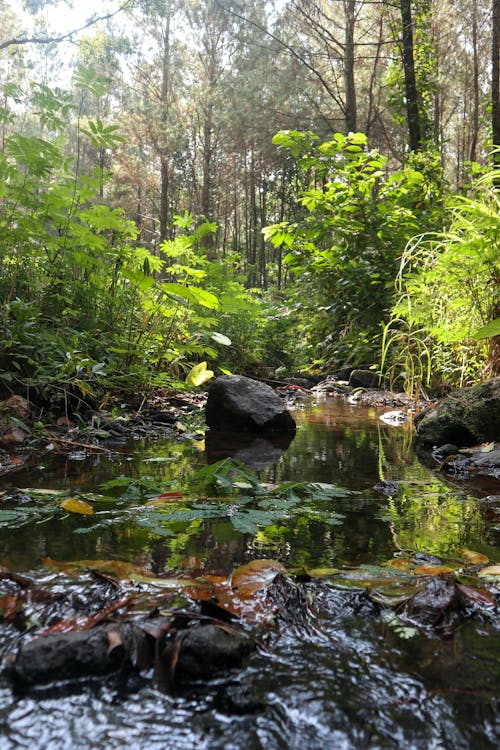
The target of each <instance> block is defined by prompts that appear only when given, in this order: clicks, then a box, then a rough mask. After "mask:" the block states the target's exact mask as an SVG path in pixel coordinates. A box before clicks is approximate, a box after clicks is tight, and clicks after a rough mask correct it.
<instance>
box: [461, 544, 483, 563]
mask: <svg viewBox="0 0 500 750" xmlns="http://www.w3.org/2000/svg"><path fill="white" fill-rule="evenodd" d="M457 554H458V555H459V556H460V557H461V558H462V560H466V561H467V562H470V563H472V565H486V563H487V562H489V561H490V560H489V557H486V555H482V554H481V552H474V551H473V550H471V549H465V547H462V548H459V549H457Z"/></svg>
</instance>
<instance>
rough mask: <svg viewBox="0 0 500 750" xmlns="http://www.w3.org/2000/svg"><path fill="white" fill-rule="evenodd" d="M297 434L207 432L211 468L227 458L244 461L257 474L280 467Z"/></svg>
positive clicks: (207, 452)
mask: <svg viewBox="0 0 500 750" xmlns="http://www.w3.org/2000/svg"><path fill="white" fill-rule="evenodd" d="M293 438H294V434H290V433H279V434H276V435H273V434H270V435H266V436H262V435H256V434H252V433H248V432H247V433H244V432H243V433H242V432H223V431H221V430H207V432H206V435H205V449H206V456H207V462H208V463H209V464H211V463H215V461H220V460H221V459H223V458H232V459H235V460H237V461H242V462H243V463H244V464H245V465H246V466H248V467H249V468H250V469H253V470H254V471H261V470H262V469H265V468H267V467H268V466H273V465H274V464H277V463H278V461H279V460H280V458H281V457H282V456H283V454H284V453H285V451H286V450H287V448H288V447H289V446H290V444H291V442H292V440H293Z"/></svg>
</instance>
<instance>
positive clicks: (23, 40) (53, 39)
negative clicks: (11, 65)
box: [0, 0, 133, 51]
mask: <svg viewBox="0 0 500 750" xmlns="http://www.w3.org/2000/svg"><path fill="white" fill-rule="evenodd" d="M132 2H133V0H126V2H124V3H123V4H122V5H120V7H119V8H118V9H117V10H114V11H113V12H112V13H106V14H105V15H103V16H95V17H92V18H91V19H89V20H88V21H87V23H85V24H84V25H83V26H80V27H79V28H78V29H73V31H68V32H67V33H66V34H61V35H60V36H45V37H44V36H23V37H19V38H17V39H7V40H6V41H4V42H0V51H1V50H3V49H6V48H7V47H13V46H14V45H22V44H58V43H59V42H65V41H66V40H68V39H71V38H72V37H73V36H74V35H75V34H79V33H80V31H84V30H85V29H88V28H89V27H90V26H93V25H94V24H96V23H98V22H99V21H107V20H108V19H109V18H113V16H116V15H117V14H118V13H121V12H122V10H125V8H127V7H128V6H130V5H131V4H132Z"/></svg>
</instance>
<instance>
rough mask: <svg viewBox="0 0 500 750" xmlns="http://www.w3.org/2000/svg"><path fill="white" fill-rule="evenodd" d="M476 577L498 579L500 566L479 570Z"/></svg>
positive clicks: (489, 566)
mask: <svg viewBox="0 0 500 750" xmlns="http://www.w3.org/2000/svg"><path fill="white" fill-rule="evenodd" d="M478 576H480V577H481V578H498V576H500V565H488V567H487V568H481V570H480V571H479V573H478Z"/></svg>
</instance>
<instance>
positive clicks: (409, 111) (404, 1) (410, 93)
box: [400, 0, 498, 151]
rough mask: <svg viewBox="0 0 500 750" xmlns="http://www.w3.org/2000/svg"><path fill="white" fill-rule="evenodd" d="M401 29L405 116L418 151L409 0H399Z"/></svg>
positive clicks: (417, 110)
mask: <svg viewBox="0 0 500 750" xmlns="http://www.w3.org/2000/svg"><path fill="white" fill-rule="evenodd" d="M494 2H498V0H494ZM400 3H401V21H402V29H403V70H404V76H405V94H406V116H407V118H408V136H409V145H410V150H411V151H419V150H420V148H421V146H422V133H421V128H420V112H419V106H418V93H417V82H416V79H415V58H414V47H413V27H412V18H411V0H400Z"/></svg>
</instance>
